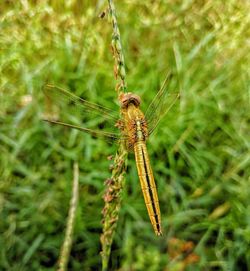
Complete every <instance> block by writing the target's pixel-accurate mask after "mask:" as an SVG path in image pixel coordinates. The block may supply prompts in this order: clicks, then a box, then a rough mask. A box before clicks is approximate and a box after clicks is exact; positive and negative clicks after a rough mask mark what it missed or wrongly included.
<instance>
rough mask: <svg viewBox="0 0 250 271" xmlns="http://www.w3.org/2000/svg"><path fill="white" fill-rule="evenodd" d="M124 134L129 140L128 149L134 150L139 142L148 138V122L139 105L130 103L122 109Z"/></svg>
mask: <svg viewBox="0 0 250 271" xmlns="http://www.w3.org/2000/svg"><path fill="white" fill-rule="evenodd" d="M122 122H123V133H124V134H125V136H126V137H127V138H128V139H127V141H128V144H127V145H128V149H132V148H133V146H134V144H135V143H136V142H139V141H146V139H147V138H148V129H147V122H146V119H145V116H144V114H143V112H142V111H141V110H140V108H139V106H138V105H135V104H134V103H133V102H130V103H129V104H128V106H127V107H122Z"/></svg>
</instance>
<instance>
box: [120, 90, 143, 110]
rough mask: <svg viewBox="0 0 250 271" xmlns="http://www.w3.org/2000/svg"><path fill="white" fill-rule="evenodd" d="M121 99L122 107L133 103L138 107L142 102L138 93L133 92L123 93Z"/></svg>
mask: <svg viewBox="0 0 250 271" xmlns="http://www.w3.org/2000/svg"><path fill="white" fill-rule="evenodd" d="M119 100H120V103H121V107H122V108H127V107H128V105H129V104H131V103H133V104H134V105H135V106H136V107H138V106H139V105H140V103H141V98H140V97H139V96H138V95H136V94H134V93H131V92H128V93H121V94H120V97H119Z"/></svg>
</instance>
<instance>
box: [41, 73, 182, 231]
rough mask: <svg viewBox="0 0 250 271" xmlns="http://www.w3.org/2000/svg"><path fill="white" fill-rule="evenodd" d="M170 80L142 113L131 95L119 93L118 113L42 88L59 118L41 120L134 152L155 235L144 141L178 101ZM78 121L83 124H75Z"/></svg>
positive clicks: (155, 206) (156, 218)
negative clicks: (110, 142) (119, 145)
mask: <svg viewBox="0 0 250 271" xmlns="http://www.w3.org/2000/svg"><path fill="white" fill-rule="evenodd" d="M170 77H171V76H170V75H169V74H168V75H167V76H166V78H165V80H164V82H163V84H162V86H161V88H160V90H159V91H158V93H157V94H156V96H155V97H154V99H153V100H152V102H151V103H150V105H149V106H148V108H147V110H146V112H145V114H144V113H143V112H142V110H141V109H140V104H141V98H140V96H138V95H136V94H135V93H132V92H127V93H121V94H120V96H119V104H120V110H118V112H119V111H120V114H118V112H115V111H113V110H110V109H108V108H106V107H104V106H101V105H98V104H95V103H92V102H89V101H87V100H84V99H82V98H80V97H78V96H76V95H74V94H72V93H71V92H68V91H66V90H64V89H62V88H59V87H56V86H54V85H47V86H46V87H45V88H44V89H43V92H44V94H45V96H46V98H47V99H48V101H49V102H50V103H52V104H55V105H56V106H57V107H58V108H59V109H60V110H59V116H56V117H55V118H51V117H49V118H45V119H44V120H45V121H48V122H50V123H53V124H58V125H62V126H66V127H69V128H73V129H78V130H80V131H82V132H86V133H89V134H91V135H92V136H95V137H104V138H107V139H110V140H111V141H117V142H121V141H122V142H123V143H125V145H126V147H127V149H128V151H131V152H134V155H135V161H136V167H137V172H138V177H139V180H140V185H141V189H142V193H143V196H144V201H145V205H146V208H147V211H148V215H149V218H150V221H151V224H152V226H153V229H154V232H155V234H156V235H157V236H160V235H162V226H161V212H160V205H159V199H158V194H157V189H156V184H155V180H154V175H153V170H152V167H151V164H150V159H149V155H148V151H147V145H146V142H147V140H148V138H149V136H150V135H151V134H152V133H153V132H154V131H155V129H156V127H157V126H158V124H159V122H160V121H161V120H162V118H163V117H164V116H165V114H166V113H167V112H168V111H169V110H170V108H171V107H172V106H173V105H174V103H175V102H176V101H177V100H178V98H179V94H178V93H172V92H170V91H169V90H168V88H167V86H168V85H169V82H170ZM79 118H80V119H81V121H82V122H83V124H79ZM96 126H97V127H96Z"/></svg>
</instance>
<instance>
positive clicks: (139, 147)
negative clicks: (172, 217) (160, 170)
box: [134, 141, 162, 235]
mask: <svg viewBox="0 0 250 271" xmlns="http://www.w3.org/2000/svg"><path fill="white" fill-rule="evenodd" d="M134 152H135V159H136V165H137V171H138V176H139V179H140V183H141V188H142V192H143V196H144V200H145V204H146V207H147V210H148V214H149V217H150V221H151V223H152V225H153V228H154V231H155V233H156V235H161V234H162V232H161V214H160V206H159V200H158V195H157V190H156V185H155V181H154V176H153V171H152V169H151V166H150V162H149V157H148V152H147V147H146V143H145V141H138V142H136V143H135V144H134Z"/></svg>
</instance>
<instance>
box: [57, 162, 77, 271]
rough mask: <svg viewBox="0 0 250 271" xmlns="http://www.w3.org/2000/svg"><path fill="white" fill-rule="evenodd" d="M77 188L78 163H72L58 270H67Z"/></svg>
mask: <svg viewBox="0 0 250 271" xmlns="http://www.w3.org/2000/svg"><path fill="white" fill-rule="evenodd" d="M78 190H79V168H78V163H77V162H76V163H74V176H73V187H72V196H71V201H70V208H69V215H68V218H67V226H66V232H65V238H64V242H63V245H62V247H61V253H60V257H59V260H58V269H57V270H58V271H65V270H67V264H68V261H69V255H70V250H71V246H72V237H73V230H74V225H75V217H76V210H77V204H78Z"/></svg>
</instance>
